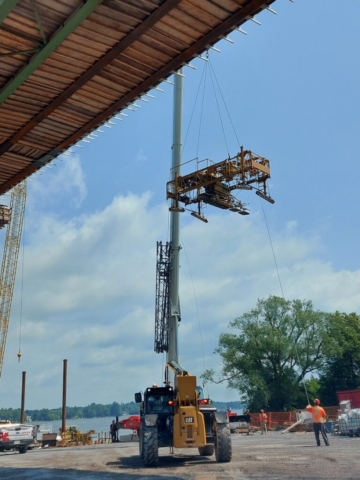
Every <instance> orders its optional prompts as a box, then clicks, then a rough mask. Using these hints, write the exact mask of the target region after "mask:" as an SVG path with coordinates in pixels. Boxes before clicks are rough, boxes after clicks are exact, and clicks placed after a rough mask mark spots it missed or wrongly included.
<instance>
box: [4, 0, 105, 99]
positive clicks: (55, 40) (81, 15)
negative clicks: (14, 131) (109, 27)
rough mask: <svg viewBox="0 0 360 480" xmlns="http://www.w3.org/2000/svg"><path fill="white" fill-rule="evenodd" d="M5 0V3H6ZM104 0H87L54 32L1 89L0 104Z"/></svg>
mask: <svg viewBox="0 0 360 480" xmlns="http://www.w3.org/2000/svg"><path fill="white" fill-rule="evenodd" d="M0 1H1V0H0ZM6 1H8V0H5V4H6ZM103 1H104V0H87V1H86V2H85V3H84V5H83V6H82V7H81V8H79V9H78V10H77V11H76V12H75V13H74V14H73V15H72V16H71V17H70V18H69V19H68V20H67V21H66V22H65V23H64V25H63V26H62V27H61V28H60V29H59V30H58V31H57V32H56V33H55V35H54V36H53V37H52V38H51V40H49V42H48V43H47V44H46V45H45V46H44V47H43V48H42V49H41V50H40V51H39V53H38V54H37V55H35V56H34V57H32V58H31V59H30V60H29V63H28V64H27V65H26V66H25V67H24V68H23V69H22V70H20V71H19V72H18V73H17V74H16V75H15V76H14V77H13V78H12V79H11V80H10V81H9V82H8V83H7V84H6V85H5V87H4V88H3V89H2V90H1V92H0V104H2V103H3V102H5V100H6V99H7V98H8V97H9V96H10V95H11V94H12V93H14V92H15V90H16V89H17V88H18V87H19V86H20V85H22V84H23V83H24V82H25V80H26V79H27V78H28V77H29V76H30V75H31V74H32V73H34V71H35V70H36V69H37V68H38V67H39V66H40V65H41V64H42V63H43V62H44V61H45V60H46V59H47V58H48V57H49V56H50V55H51V54H52V53H53V52H54V50H56V49H57V47H58V46H59V45H61V43H62V42H63V41H64V40H65V39H66V38H67V37H68V36H69V35H70V34H71V33H72V32H73V31H74V30H75V29H76V28H77V27H78V26H79V25H81V23H82V22H83V21H84V20H85V19H86V18H87V17H88V16H89V15H90V14H91V13H92V12H93V11H94V10H95V8H96V7H98V6H99V5H100V4H101V3H102V2H103ZM13 3H14V2H13Z"/></svg>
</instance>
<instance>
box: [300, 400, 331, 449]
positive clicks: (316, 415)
mask: <svg viewBox="0 0 360 480" xmlns="http://www.w3.org/2000/svg"><path fill="white" fill-rule="evenodd" d="M314 404H315V406H314V407H312V406H311V405H308V406H307V407H306V410H307V411H308V412H310V413H311V415H312V421H313V428H314V433H315V439H316V443H317V446H318V447H320V433H321V435H322V437H323V439H324V442H325V445H326V446H327V447H328V446H329V445H330V444H329V440H328V437H327V435H326V430H325V425H324V423H325V421H326V413H325V410H324V409H323V408H321V407H320V400H319V399H318V398H315V400H314Z"/></svg>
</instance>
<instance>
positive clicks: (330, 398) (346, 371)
mask: <svg viewBox="0 0 360 480" xmlns="http://www.w3.org/2000/svg"><path fill="white" fill-rule="evenodd" d="M327 335H328V338H329V339H333V342H328V345H330V346H331V348H329V351H328V359H327V362H326V364H325V365H324V366H323V368H322V369H321V370H320V377H319V383H320V388H319V396H320V397H321V401H322V403H324V404H325V405H337V403H338V402H337V397H336V392H337V391H340V390H353V389H357V388H360V317H359V316H358V315H356V314H355V313H351V314H346V313H340V312H335V313H334V314H331V315H329V317H328V325H327Z"/></svg>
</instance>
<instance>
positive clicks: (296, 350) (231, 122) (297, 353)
mask: <svg viewBox="0 0 360 480" xmlns="http://www.w3.org/2000/svg"><path fill="white" fill-rule="evenodd" d="M209 65H210V73H211V74H212V75H210V76H211V80H212V82H213V78H214V79H215V81H216V84H217V87H218V90H219V92H220V95H221V98H222V101H223V103H224V107H225V110H226V113H227V115H228V117H229V121H230V124H231V126H232V129H233V131H234V134H235V137H236V139H237V141H238V144H239V148H240V146H241V144H240V141H239V138H238V136H237V133H236V130H235V127H234V124H233V121H232V119H231V116H230V113H229V110H228V108H227V105H226V102H225V99H224V96H223V93H222V90H221V88H220V85H219V82H218V79H217V77H216V74H215V71H214V68H213V66H212V64H211V62H210V59H209ZM213 88H214V92H215V87H214V84H213ZM215 98H216V103H217V106H218V111H219V115H220V109H219V104H218V101H217V96H216V94H215ZM220 118H221V115H220ZM221 125H222V127H223V123H222V121H221ZM223 133H224V136H225V131H224V128H223ZM225 141H226V140H225ZM226 145H227V142H226ZM229 157H230V155H229ZM259 200H260V204H261V208H262V212H263V215H264V220H265V225H266V229H267V232H268V236H269V240H270V245H271V250H272V253H273V258H274V263H275V268H276V272H277V277H278V281H279V285H280V290H281V294H282V297H283V299H284V300H285V295H284V290H283V286H282V282H281V278H280V272H279V268H278V264H277V259H276V255H275V250H274V246H273V242H272V238H271V234H270V229H269V225H268V222H267V218H266V214H265V210H264V206H263V203H262V200H261V198H259ZM295 352H296V356H297V360H298V363H299V366H300V355H299V352H298V348H297V345H296V343H295ZM302 383H303V385H304V390H305V394H306V398H307V401H308V403H310V402H309V395H308V391H307V388H306V383H305V379H304V375H302Z"/></svg>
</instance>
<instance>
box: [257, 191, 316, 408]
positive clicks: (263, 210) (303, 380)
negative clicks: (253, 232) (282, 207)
mask: <svg viewBox="0 0 360 480" xmlns="http://www.w3.org/2000/svg"><path fill="white" fill-rule="evenodd" d="M259 201H260V205H261V209H262V212H263V216H264V220H265V225H266V229H267V233H268V236H269V241H270V246H271V250H272V254H273V258H274V263H275V269H276V273H277V277H278V280H279V285H280V290H281V295H282V298H283V299H284V300H285V301H286V299H285V295H284V290H283V286H282V283H281V278H280V272H279V268H278V263H277V259H276V255H275V250H274V245H273V242H272V238H271V234H270V229H269V224H268V221H267V218H266V214H265V209H264V205H263V202H262V200H261V198H259ZM294 347H295V352H296V356H297V360H298V363H299V366H301V363H300V355H299V351H298V349H297V345H296V343H294ZM302 383H303V385H304V390H305V394H306V398H307V402H308V404H309V403H310V401H309V395H308V391H307V388H306V383H305V375H302Z"/></svg>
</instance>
